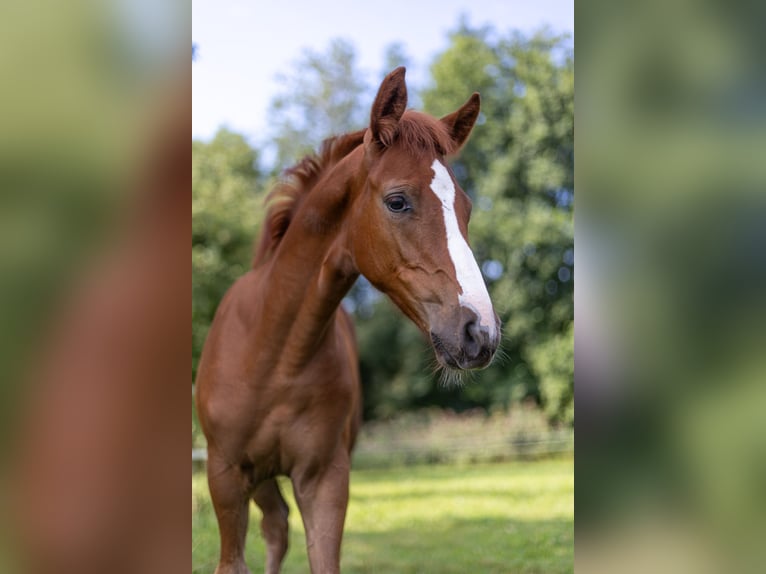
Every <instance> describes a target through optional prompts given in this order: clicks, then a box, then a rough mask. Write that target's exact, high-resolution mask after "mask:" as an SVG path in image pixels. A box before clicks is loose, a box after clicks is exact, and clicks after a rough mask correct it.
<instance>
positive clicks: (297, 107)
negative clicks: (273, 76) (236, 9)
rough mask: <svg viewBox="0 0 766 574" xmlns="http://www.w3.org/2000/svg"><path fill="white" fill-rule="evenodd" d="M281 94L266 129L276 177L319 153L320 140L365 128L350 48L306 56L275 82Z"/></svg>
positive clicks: (341, 44)
mask: <svg viewBox="0 0 766 574" xmlns="http://www.w3.org/2000/svg"><path fill="white" fill-rule="evenodd" d="M278 80H279V82H280V83H281V84H282V86H283V88H282V90H281V92H280V93H279V94H277V96H276V97H274V99H273V100H272V102H271V106H270V108H269V123H270V124H271V125H272V126H273V129H272V134H273V137H272V139H271V142H272V144H273V145H274V147H275V151H276V161H275V164H274V173H279V172H280V171H282V170H283V169H285V168H286V167H288V166H291V165H293V164H294V163H296V162H297V161H298V160H299V159H301V158H302V157H303V156H305V155H306V154H308V153H310V152H312V151H314V150H317V149H318V148H319V145H320V144H321V143H322V140H324V139H325V138H327V137H329V136H331V135H334V134H341V133H345V132H348V131H352V130H356V129H359V128H360V127H362V126H364V125H365V124H366V123H367V113H368V110H367V109H366V108H365V107H363V105H362V104H363V100H364V98H363V97H362V96H363V95H365V94H366V92H367V91H368V85H367V83H366V82H365V81H364V75H363V74H362V73H361V72H360V71H359V70H358V69H357V68H356V55H355V52H354V47H353V45H351V44H350V43H349V42H347V41H345V40H342V39H335V40H333V41H332V42H331V43H330V45H329V47H328V48H327V51H326V52H325V53H318V52H315V51H313V50H305V51H304V52H303V56H302V58H301V59H300V60H298V61H297V62H296V63H295V65H294V68H293V71H292V73H291V74H289V75H288V74H281V75H280V76H278Z"/></svg>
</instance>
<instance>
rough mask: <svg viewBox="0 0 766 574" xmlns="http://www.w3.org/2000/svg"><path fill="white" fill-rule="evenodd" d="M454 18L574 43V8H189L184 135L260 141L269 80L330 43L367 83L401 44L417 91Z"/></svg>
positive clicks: (263, 2) (216, 3) (479, 0)
mask: <svg viewBox="0 0 766 574" xmlns="http://www.w3.org/2000/svg"><path fill="white" fill-rule="evenodd" d="M461 14H465V15H466V16H467V17H468V22H469V24H470V25H471V26H482V25H484V24H490V25H492V26H493V27H494V28H495V29H496V30H497V31H498V32H500V33H506V32H508V31H510V30H513V29H518V30H521V31H524V32H533V31H535V30H537V29H539V28H541V27H543V26H547V27H549V28H550V29H551V30H552V31H553V32H557V33H560V32H561V33H563V32H568V33H570V34H572V36H574V0H383V1H378V2H370V1H361V0H357V1H353V0H328V1H326V2H320V1H317V0H281V1H274V0H249V1H248V0H192V41H193V42H194V43H195V44H197V46H198V58H197V60H196V61H195V62H194V63H193V64H192V97H193V109H192V137H193V138H197V139H203V140H207V139H210V138H211V137H212V136H213V135H214V134H215V132H216V131H217V130H218V128H219V127H220V126H223V125H225V126H227V127H229V128H230V129H233V130H235V131H238V132H240V133H243V134H244V135H245V136H247V137H248V139H249V140H250V141H252V142H253V143H258V142H261V141H263V140H264V139H265V138H266V134H267V132H268V126H269V123H268V107H269V102H270V101H271V99H272V98H273V96H274V95H275V93H276V92H277V90H278V88H279V84H278V83H277V82H276V80H275V77H276V75H277V74H278V73H279V72H280V71H282V72H287V73H289V72H290V71H291V69H292V67H291V66H292V64H293V63H294V62H295V61H297V60H299V59H300V56H301V53H302V51H303V50H304V49H305V48H310V49H312V50H314V51H316V52H323V51H325V49H326V48H327V46H328V45H329V42H330V40H331V39H333V38H344V39H346V40H348V41H350V42H351V44H352V45H353V46H354V48H355V50H356V55H357V64H358V67H359V68H360V70H361V71H362V72H363V73H364V74H365V75H366V78H367V80H368V81H372V80H373V79H374V78H378V77H379V75H380V73H381V72H382V68H383V65H384V54H385V49H386V47H387V46H389V45H390V44H393V43H395V42H400V43H401V44H403V46H404V49H405V52H406V54H407V55H408V56H409V58H410V60H411V63H410V65H409V67H408V69H407V77H408V79H409V80H410V81H411V82H413V83H415V84H416V85H418V84H421V85H422V83H423V82H424V81H425V78H427V74H428V66H429V65H430V64H431V62H432V60H433V59H434V57H435V56H436V55H437V54H439V53H440V52H441V51H443V50H444V49H446V47H447V45H448V36H447V35H448V32H449V31H450V30H453V29H455V28H456V26H457V23H458V21H459V18H460V16H461Z"/></svg>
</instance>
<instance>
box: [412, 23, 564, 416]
mask: <svg viewBox="0 0 766 574" xmlns="http://www.w3.org/2000/svg"><path fill="white" fill-rule="evenodd" d="M493 37H494V31H493V30H492V29H491V28H481V29H470V28H469V27H467V25H466V24H465V23H464V24H462V25H461V27H460V28H459V29H458V30H457V31H456V32H455V33H453V34H452V36H451V46H450V47H449V48H448V49H447V51H446V52H444V53H443V54H441V55H440V56H439V57H438V58H437V59H436V61H435V62H434V64H433V66H432V69H431V71H432V78H433V85H432V86H431V87H430V88H429V89H428V90H426V91H425V93H424V94H423V102H424V105H425V107H426V109H427V110H429V111H431V112H432V113H434V114H437V115H439V114H444V113H447V112H448V111H450V110H451V109H452V108H454V106H455V102H459V101H461V100H462V99H465V98H466V96H467V94H470V93H471V92H472V91H474V90H477V91H479V92H481V96H482V115H481V116H480V120H479V124H480V125H478V126H477V127H476V128H475V129H474V134H473V135H472V138H471V140H470V141H469V143H468V145H467V146H466V149H465V150H464V151H463V152H462V154H461V155H460V158H459V159H458V160H457V162H456V164H455V174H456V177H457V178H458V180H459V181H460V182H461V184H462V185H463V187H464V188H465V189H466V191H468V193H469V194H470V195H471V196H472V197H473V198H474V200H475V204H476V209H475V210H474V216H473V220H472V223H471V226H470V230H471V242H472V245H473V247H474V251H475V252H476V255H477V258H478V259H479V261H480V264H481V265H482V269H483V271H484V273H485V277H486V279H487V280H488V282H489V284H490V293H491V295H492V298H493V301H494V302H495V305H496V308H497V310H498V312H499V314H500V315H501V318H502V319H503V322H504V325H505V341H504V345H503V347H504V351H505V354H506V360H505V361H503V362H500V363H499V364H496V365H495V366H493V367H491V368H490V369H489V370H488V371H487V373H486V375H484V376H483V381H484V384H483V385H481V386H477V387H475V388H474V387H472V388H470V389H468V391H469V393H470V394H471V395H472V396H474V398H475V400H476V401H477V402H480V403H487V402H489V403H497V402H500V403H501V404H508V402H509V401H511V400H513V399H520V398H523V397H525V396H532V397H534V398H536V399H537V400H538V401H539V402H540V403H541V404H542V405H543V407H544V408H545V409H546V412H548V413H549V415H550V417H551V419H552V420H555V421H564V422H568V423H571V422H572V421H573V416H574V415H573V412H574V411H573V408H572V400H573V398H572V397H573V393H572V384H573V383H572V380H573V365H572V361H571V360H568V358H567V357H569V358H571V348H572V345H573V332H572V321H573V300H572V295H573V281H572V276H573V265H574V229H573V212H572V199H573V195H574V113H573V112H574V65H573V56H572V52H571V49H570V48H569V46H568V41H567V38H566V37H559V36H553V35H550V34H549V33H546V32H540V33H537V34H535V35H533V36H532V37H530V38H527V37H525V36H523V35H521V34H512V35H510V36H509V37H507V38H503V37H500V38H499V39H497V40H493ZM567 349H570V352H569V354H567ZM562 381H563V383H562ZM487 383H489V384H487ZM562 385H566V386H567V388H566V389H563V388H562Z"/></svg>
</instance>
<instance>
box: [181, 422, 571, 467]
mask: <svg viewBox="0 0 766 574" xmlns="http://www.w3.org/2000/svg"><path fill="white" fill-rule="evenodd" d="M364 439H365V437H364V436H362V437H360V440H359V443H358V444H357V445H356V448H355V449H354V463H355V465H356V466H361V467H364V466H381V465H385V464H415V463H421V462H455V461H468V462H480V461H489V460H513V459H519V458H530V457H544V456H552V455H558V454H567V453H572V452H574V432H573V431H555V432H551V433H548V434H545V435H540V436H526V437H519V436H508V435H496V434H495V435H486V436H477V437H471V438H470V439H460V440H450V441H445V442H442V443H440V444H433V443H429V442H427V441H426V442H418V439H417V437H413V438H412V439H391V440H364ZM206 460H207V451H206V449H204V448H196V449H192V462H193V463H196V464H197V465H199V464H202V463H204V462H205V461H206Z"/></svg>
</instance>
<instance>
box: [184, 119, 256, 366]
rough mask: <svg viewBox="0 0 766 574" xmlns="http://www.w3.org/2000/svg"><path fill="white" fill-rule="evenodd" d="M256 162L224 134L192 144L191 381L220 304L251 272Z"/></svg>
mask: <svg viewBox="0 0 766 574" xmlns="http://www.w3.org/2000/svg"><path fill="white" fill-rule="evenodd" d="M257 160H258V156H257V154H256V152H255V150H254V149H253V148H252V147H250V145H249V144H248V143H247V141H246V140H245V138H244V137H242V136H241V135H239V134H235V133H233V132H230V131H229V130H227V129H225V128H223V129H221V130H219V131H218V133H217V134H216V136H215V138H213V140H212V141H210V142H209V143H204V142H201V141H193V142H192V379H193V378H194V377H195V376H196V368H197V361H198V360H199V354H200V352H201V350H202V345H203V343H204V341H205V337H206V336H207V331H208V328H209V326H210V322H211V321H212V319H213V315H214V313H215V310H216V308H217V307H218V303H219V302H220V301H221V298H222V297H223V295H224V293H225V292H226V290H227V289H228V288H229V286H230V285H231V284H232V283H233V282H234V280H235V279H237V278H238V277H239V276H240V275H242V274H244V273H245V272H246V271H247V270H248V269H249V268H250V261H251V259H252V245H253V240H254V238H255V237H256V234H257V233H258V227H259V223H260V220H261V217H262V213H261V212H262V209H263V192H262V189H261V185H260V181H259V178H260V174H259V171H258V168H257Z"/></svg>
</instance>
